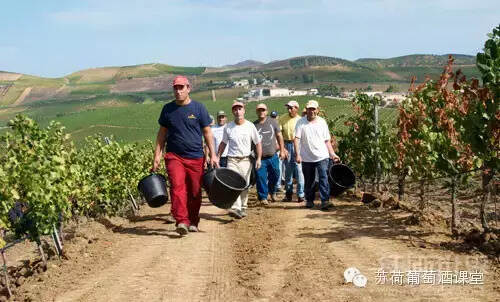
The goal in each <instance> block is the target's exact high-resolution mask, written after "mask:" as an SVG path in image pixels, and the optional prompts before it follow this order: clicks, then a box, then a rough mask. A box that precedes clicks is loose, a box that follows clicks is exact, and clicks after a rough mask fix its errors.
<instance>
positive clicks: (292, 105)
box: [285, 101, 299, 108]
mask: <svg viewBox="0 0 500 302" xmlns="http://www.w3.org/2000/svg"><path fill="white" fill-rule="evenodd" d="M285 106H289V107H297V108H299V103H297V101H290V102H288V103H286V105H285Z"/></svg>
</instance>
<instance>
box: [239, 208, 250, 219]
mask: <svg viewBox="0 0 500 302" xmlns="http://www.w3.org/2000/svg"><path fill="white" fill-rule="evenodd" d="M240 215H241V218H243V217H247V216H248V214H247V210H246V209H241V211H240Z"/></svg>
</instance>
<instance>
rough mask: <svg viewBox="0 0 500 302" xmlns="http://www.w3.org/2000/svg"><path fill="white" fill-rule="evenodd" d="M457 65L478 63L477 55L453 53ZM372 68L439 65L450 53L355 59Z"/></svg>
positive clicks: (441, 64) (446, 59) (443, 63)
mask: <svg viewBox="0 0 500 302" xmlns="http://www.w3.org/2000/svg"><path fill="white" fill-rule="evenodd" d="M452 56H453V58H454V59H455V61H454V64H455V65H476V57H474V56H469V55H461V54H452ZM354 62H356V63H358V64H360V65H363V66H366V67H370V68H387V67H424V66H425V67H439V66H444V65H445V64H446V63H447V62H448V55H408V56H402V57H396V58H390V59H369V58H365V59H358V60H356V61H354Z"/></svg>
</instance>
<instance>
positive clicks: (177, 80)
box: [172, 76, 190, 86]
mask: <svg viewBox="0 0 500 302" xmlns="http://www.w3.org/2000/svg"><path fill="white" fill-rule="evenodd" d="M175 85H187V86H190V85H189V80H188V79H187V78H186V77H185V76H176V77H175V78H174V81H173V82H172V86H175Z"/></svg>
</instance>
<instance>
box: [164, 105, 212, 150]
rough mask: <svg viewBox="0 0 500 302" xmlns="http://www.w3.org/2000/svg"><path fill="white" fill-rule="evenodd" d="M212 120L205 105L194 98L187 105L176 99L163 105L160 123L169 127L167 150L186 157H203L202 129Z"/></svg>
mask: <svg viewBox="0 0 500 302" xmlns="http://www.w3.org/2000/svg"><path fill="white" fill-rule="evenodd" d="M210 122H211V120H210V115H209V114H208V111H207V109H206V108H205V106H204V105H203V104H201V103H198V102H196V101H194V100H191V102H190V103H189V104H187V105H185V106H179V105H177V104H176V103H175V101H172V102H170V103H168V104H166V105H165V106H163V109H162V111H161V114H160V118H159V119H158V123H159V124H160V125H161V126H163V127H165V128H167V129H168V132H167V152H173V153H175V154H177V155H179V156H181V157H186V158H201V157H203V142H202V130H201V129H202V128H204V127H206V126H208V125H210Z"/></svg>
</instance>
